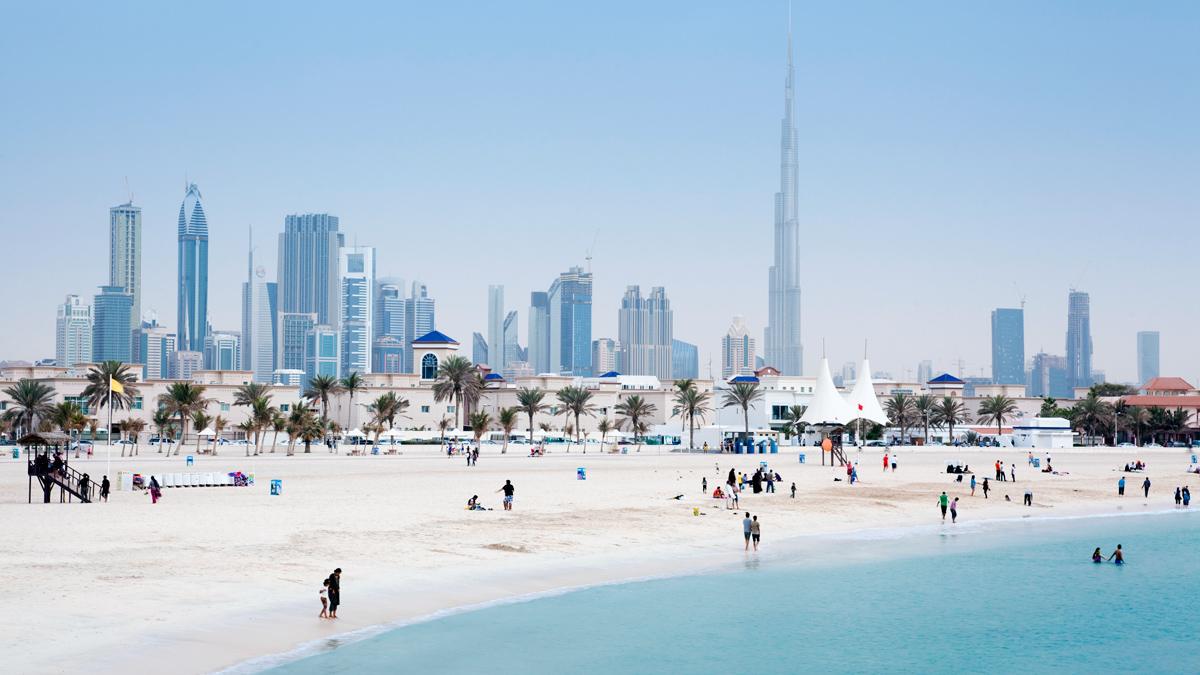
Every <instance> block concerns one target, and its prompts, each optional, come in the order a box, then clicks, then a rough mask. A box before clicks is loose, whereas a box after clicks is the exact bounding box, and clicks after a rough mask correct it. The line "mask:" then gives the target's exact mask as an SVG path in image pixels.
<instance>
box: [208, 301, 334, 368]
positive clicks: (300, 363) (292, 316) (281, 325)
mask: <svg viewBox="0 0 1200 675" xmlns="http://www.w3.org/2000/svg"><path fill="white" fill-rule="evenodd" d="M315 325H317V314H316V312H277V313H276V327H275V369H276V370H304V345H305V341H306V340H307V339H308V331H310V330H312V327H313V326H315ZM211 367H212V366H209V368H211Z"/></svg>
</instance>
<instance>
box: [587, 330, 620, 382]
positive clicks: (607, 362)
mask: <svg viewBox="0 0 1200 675" xmlns="http://www.w3.org/2000/svg"><path fill="white" fill-rule="evenodd" d="M617 349H618V345H617V341H616V340H614V339H612V338H596V339H595V340H592V370H594V371H595V374H596V375H597V376H599V375H603V374H605V373H608V372H612V371H614V370H616V369H617Z"/></svg>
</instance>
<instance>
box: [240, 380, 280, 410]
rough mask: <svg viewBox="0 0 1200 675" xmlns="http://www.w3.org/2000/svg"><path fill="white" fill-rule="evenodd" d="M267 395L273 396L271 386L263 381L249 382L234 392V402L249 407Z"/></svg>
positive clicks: (268, 396)
mask: <svg viewBox="0 0 1200 675" xmlns="http://www.w3.org/2000/svg"><path fill="white" fill-rule="evenodd" d="M264 396H266V397H267V398H271V392H270V387H268V386H267V385H265V384H263V383H261V382H247V383H246V384H243V385H241V386H239V387H238V388H237V389H236V390H234V392H233V404H234V405H237V406H246V407H249V406H250V405H252V404H253V403H254V401H255V399H259V398H262V397H264Z"/></svg>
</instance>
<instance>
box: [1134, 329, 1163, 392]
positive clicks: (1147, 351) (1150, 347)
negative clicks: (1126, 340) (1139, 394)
mask: <svg viewBox="0 0 1200 675" xmlns="http://www.w3.org/2000/svg"><path fill="white" fill-rule="evenodd" d="M1137 363H1138V385H1139V386H1140V385H1145V384H1146V383H1147V382H1149V381H1150V380H1153V379H1154V378H1156V377H1158V331H1156V330H1144V331H1141V332H1140V333H1138V334H1137Z"/></svg>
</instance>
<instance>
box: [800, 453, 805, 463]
mask: <svg viewBox="0 0 1200 675" xmlns="http://www.w3.org/2000/svg"><path fill="white" fill-rule="evenodd" d="M800 463H801V464H803V463H804V453H803V452H802V453H800Z"/></svg>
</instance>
